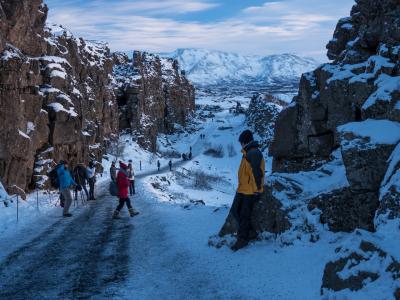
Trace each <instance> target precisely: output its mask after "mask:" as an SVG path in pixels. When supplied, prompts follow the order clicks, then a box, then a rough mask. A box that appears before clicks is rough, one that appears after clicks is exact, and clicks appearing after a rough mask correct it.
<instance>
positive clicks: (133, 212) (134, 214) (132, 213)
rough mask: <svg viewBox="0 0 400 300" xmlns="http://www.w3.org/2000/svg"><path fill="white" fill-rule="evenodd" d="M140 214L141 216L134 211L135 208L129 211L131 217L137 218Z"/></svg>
mask: <svg viewBox="0 0 400 300" xmlns="http://www.w3.org/2000/svg"><path fill="white" fill-rule="evenodd" d="M138 214H139V212H138V211H136V210H134V209H133V208H130V209H129V215H130V216H131V217H134V216H137V215H138Z"/></svg>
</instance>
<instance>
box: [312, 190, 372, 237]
mask: <svg viewBox="0 0 400 300" xmlns="http://www.w3.org/2000/svg"><path fill="white" fill-rule="evenodd" d="M378 206H379V200H378V195H377V194H376V193H374V192H363V193H360V192H359V191H356V190H351V189H350V188H343V189H340V190H336V191H333V192H330V193H328V194H325V195H320V196H318V197H316V198H314V199H311V200H310V201H309V204H308V208H309V210H313V209H315V208H318V209H320V210H321V216H320V221H321V223H322V224H327V225H328V227H329V229H330V230H331V231H334V232H338V231H345V232H352V231H353V230H354V229H355V228H362V229H365V230H370V231H374V218H375V212H376V210H377V208H378Z"/></svg>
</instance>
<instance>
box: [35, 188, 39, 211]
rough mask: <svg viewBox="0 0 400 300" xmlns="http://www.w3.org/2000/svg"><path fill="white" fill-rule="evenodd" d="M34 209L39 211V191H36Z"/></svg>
mask: <svg viewBox="0 0 400 300" xmlns="http://www.w3.org/2000/svg"><path fill="white" fill-rule="evenodd" d="M36 208H37V210H39V190H36Z"/></svg>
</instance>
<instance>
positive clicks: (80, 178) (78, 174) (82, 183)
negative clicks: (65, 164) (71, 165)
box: [73, 163, 89, 201]
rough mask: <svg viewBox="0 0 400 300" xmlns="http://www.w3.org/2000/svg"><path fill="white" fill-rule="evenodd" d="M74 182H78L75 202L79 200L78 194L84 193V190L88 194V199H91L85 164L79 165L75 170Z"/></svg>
mask: <svg viewBox="0 0 400 300" xmlns="http://www.w3.org/2000/svg"><path fill="white" fill-rule="evenodd" d="M73 174H74V180H75V182H76V187H75V201H77V200H78V193H79V192H80V191H82V189H83V190H84V191H85V194H86V199H89V193H88V190H87V187H86V182H87V179H88V177H87V173H86V167H85V165H84V164H83V163H80V164H78V165H77V166H76V167H75V169H74V172H73Z"/></svg>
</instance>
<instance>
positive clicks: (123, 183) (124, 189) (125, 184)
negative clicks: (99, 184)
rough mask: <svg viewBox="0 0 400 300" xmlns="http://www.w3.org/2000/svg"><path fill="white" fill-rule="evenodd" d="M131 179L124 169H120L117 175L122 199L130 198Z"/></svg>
mask: <svg viewBox="0 0 400 300" xmlns="http://www.w3.org/2000/svg"><path fill="white" fill-rule="evenodd" d="M130 183H131V182H130V180H129V178H128V176H127V173H125V172H124V171H119V172H118V175H117V185H118V189H119V192H118V197H119V198H121V199H125V198H128V194H129V193H128V189H129V185H130Z"/></svg>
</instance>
